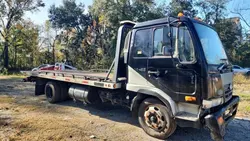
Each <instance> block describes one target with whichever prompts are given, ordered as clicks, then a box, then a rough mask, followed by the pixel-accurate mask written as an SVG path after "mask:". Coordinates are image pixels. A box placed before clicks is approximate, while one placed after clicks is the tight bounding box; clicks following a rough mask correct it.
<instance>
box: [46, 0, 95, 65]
mask: <svg viewBox="0 0 250 141" xmlns="http://www.w3.org/2000/svg"><path fill="white" fill-rule="evenodd" d="M84 11H85V7H84V4H83V3H80V4H78V5H77V4H76V2H75V0H64V1H63V4H62V5H61V6H59V7H55V5H52V6H51V7H50V9H49V19H50V22H51V23H52V27H53V28H57V29H61V30H63V32H62V34H61V35H60V37H61V38H60V41H61V43H62V44H64V46H65V49H64V52H65V53H66V52H67V55H66V56H67V57H69V59H70V60H72V61H73V62H75V63H77V61H78V60H79V58H82V60H84V59H83V57H84V55H83V50H82V48H81V43H82V40H83V39H84V38H85V36H86V32H87V28H88V25H90V24H91V20H90V18H91V17H90V16H89V15H88V14H85V13H84ZM81 54H82V55H81Z"/></svg>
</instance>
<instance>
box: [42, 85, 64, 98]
mask: <svg viewBox="0 0 250 141" xmlns="http://www.w3.org/2000/svg"><path fill="white" fill-rule="evenodd" d="M44 91H45V95H46V98H47V100H48V101H49V103H56V102H59V101H61V89H60V86H59V85H58V84H57V83H55V82H48V83H47V84H46V85H45V90H44Z"/></svg>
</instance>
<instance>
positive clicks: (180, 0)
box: [167, 0, 197, 17]
mask: <svg viewBox="0 0 250 141" xmlns="http://www.w3.org/2000/svg"><path fill="white" fill-rule="evenodd" d="M193 5H194V3H193V0H172V1H171V2H170V3H169V6H167V14H168V15H170V16H175V17H176V16H177V15H178V13H180V12H183V13H185V15H186V16H190V17H195V16H196V14H197V11H196V10H195V9H194V7H193Z"/></svg>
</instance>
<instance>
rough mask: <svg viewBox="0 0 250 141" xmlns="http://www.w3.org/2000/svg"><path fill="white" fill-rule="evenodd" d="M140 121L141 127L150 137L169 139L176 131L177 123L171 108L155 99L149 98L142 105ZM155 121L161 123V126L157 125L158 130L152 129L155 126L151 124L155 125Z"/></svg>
mask: <svg viewBox="0 0 250 141" xmlns="http://www.w3.org/2000/svg"><path fill="white" fill-rule="evenodd" d="M152 113H156V114H152ZM154 115H156V116H154ZM146 117H147V118H146ZM152 117H153V118H152ZM155 119H156V120H155ZM138 120H139V123H140V126H141V127H142V128H143V130H144V131H145V132H146V133H147V134H148V135H150V136H152V137H155V138H158V139H166V138H168V137H169V136H170V135H172V134H173V133H174V131H175V129H176V122H175V120H174V118H173V114H172V112H171V109H170V106H168V105H167V106H166V105H164V104H163V103H162V102H161V101H159V100H157V99H155V98H147V99H145V100H144V101H143V102H142V103H141V104H140V107H139V111H138ZM151 120H152V121H151ZM155 121H156V122H159V121H161V122H160V123H161V124H160V125H157V126H156V128H155V127H152V126H155V125H152V124H150V123H153V124H154V123H155ZM151 125H152V126H151Z"/></svg>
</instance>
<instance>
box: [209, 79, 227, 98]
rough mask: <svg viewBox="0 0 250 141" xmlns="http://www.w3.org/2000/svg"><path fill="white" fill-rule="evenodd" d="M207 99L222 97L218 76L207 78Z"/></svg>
mask: <svg viewBox="0 0 250 141" xmlns="http://www.w3.org/2000/svg"><path fill="white" fill-rule="evenodd" d="M208 92H209V94H208V98H218V97H222V96H223V94H224V89H223V85H222V81H221V78H220V75H210V77H209V78H208Z"/></svg>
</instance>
